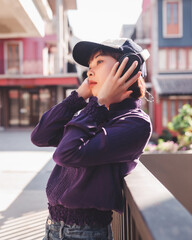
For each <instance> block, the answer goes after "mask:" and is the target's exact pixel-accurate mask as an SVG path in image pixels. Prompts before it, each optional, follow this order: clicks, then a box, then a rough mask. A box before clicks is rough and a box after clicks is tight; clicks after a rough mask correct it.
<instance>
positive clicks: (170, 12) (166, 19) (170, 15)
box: [163, 0, 183, 37]
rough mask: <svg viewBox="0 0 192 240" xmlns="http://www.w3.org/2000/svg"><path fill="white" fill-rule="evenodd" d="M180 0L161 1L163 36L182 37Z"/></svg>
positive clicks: (181, 7)
mask: <svg viewBox="0 0 192 240" xmlns="http://www.w3.org/2000/svg"><path fill="white" fill-rule="evenodd" d="M182 11H183V6H182V0H164V1H163V36H164V37H182V35H183V20H182V19H183V16H182V15H183V12H182Z"/></svg>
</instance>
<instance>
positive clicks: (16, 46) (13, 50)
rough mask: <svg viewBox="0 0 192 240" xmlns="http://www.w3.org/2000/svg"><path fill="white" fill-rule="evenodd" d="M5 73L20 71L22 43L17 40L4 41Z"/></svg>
mask: <svg viewBox="0 0 192 240" xmlns="http://www.w3.org/2000/svg"><path fill="white" fill-rule="evenodd" d="M4 53H5V73H11V74H18V73H21V72H22V69H21V66H22V43H21V42H19V41H10V42H5V45H4Z"/></svg>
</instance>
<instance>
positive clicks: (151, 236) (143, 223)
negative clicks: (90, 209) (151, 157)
mask: <svg viewBox="0 0 192 240" xmlns="http://www.w3.org/2000/svg"><path fill="white" fill-rule="evenodd" d="M124 197H125V210H124V213H123V214H118V213H116V212H114V214H113V222H112V229H113V237H114V240H192V216H191V214H190V213H189V212H188V211H187V210H186V209H185V208H184V207H183V206H182V205H181V204H180V202H179V201H178V200H176V198H175V197H174V196H173V195H172V194H171V193H170V192H169V191H168V190H167V189H166V188H165V187H164V186H163V185H162V184H161V183H160V182H159V181H158V180H157V179H156V178H155V177H154V176H153V175H152V174H151V173H150V172H149V170H147V168H145V167H144V165H143V164H142V163H139V164H138V166H137V167H136V169H135V170H134V171H133V172H132V173H131V174H129V175H128V176H126V177H125V180H124Z"/></svg>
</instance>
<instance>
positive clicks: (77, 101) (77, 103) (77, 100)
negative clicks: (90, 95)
mask: <svg viewBox="0 0 192 240" xmlns="http://www.w3.org/2000/svg"><path fill="white" fill-rule="evenodd" d="M63 102H64V103H66V104H67V105H70V110H71V111H72V112H77V111H79V110H81V109H82V108H84V107H85V106H86V105H87V103H86V101H85V100H84V98H83V97H79V96H78V93H77V92H76V91H75V90H74V91H73V92H72V93H71V95H69V96H68V97H67V98H66V99H65V100H64V101H63Z"/></svg>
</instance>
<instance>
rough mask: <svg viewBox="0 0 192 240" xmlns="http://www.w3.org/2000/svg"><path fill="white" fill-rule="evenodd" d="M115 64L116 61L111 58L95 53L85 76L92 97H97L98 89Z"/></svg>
mask: <svg viewBox="0 0 192 240" xmlns="http://www.w3.org/2000/svg"><path fill="white" fill-rule="evenodd" d="M116 62H117V60H116V59H114V58H113V57H111V56H106V55H102V53H101V52H97V53H96V54H95V55H94V56H93V57H92V58H91V60H90V63H89V71H88V72H87V76H88V82H89V87H90V89H91V91H92V94H93V96H97V95H98V93H99V90H100V88H101V87H102V85H103V83H104V82H105V80H106V78H107V76H108V75H109V73H110V71H111V69H112V67H113V65H114V64H115V63H116Z"/></svg>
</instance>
